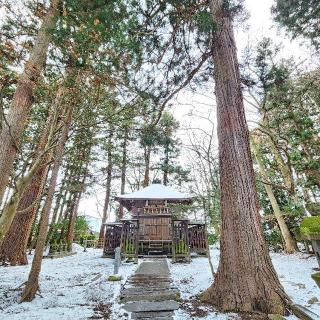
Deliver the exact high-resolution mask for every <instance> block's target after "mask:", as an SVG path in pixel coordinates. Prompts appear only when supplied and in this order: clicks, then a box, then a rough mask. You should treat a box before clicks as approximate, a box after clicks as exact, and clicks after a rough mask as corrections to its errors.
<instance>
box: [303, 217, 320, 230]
mask: <svg viewBox="0 0 320 320" xmlns="http://www.w3.org/2000/svg"><path fill="white" fill-rule="evenodd" d="M300 231H301V233H302V234H304V235H310V234H320V216H313V217H305V218H304V219H303V220H302V222H301V225H300Z"/></svg>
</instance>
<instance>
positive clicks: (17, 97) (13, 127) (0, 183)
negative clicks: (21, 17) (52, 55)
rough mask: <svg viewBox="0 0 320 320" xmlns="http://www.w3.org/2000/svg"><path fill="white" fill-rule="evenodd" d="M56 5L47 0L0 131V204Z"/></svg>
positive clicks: (44, 53) (43, 56)
mask: <svg viewBox="0 0 320 320" xmlns="http://www.w3.org/2000/svg"><path fill="white" fill-rule="evenodd" d="M59 2H60V1H59V0H52V1H51V6H50V8H49V10H48V12H47V14H46V16H45V18H44V20H43V23H42V25H41V28H40V30H39V32H38V35H37V37H36V39H35V44H34V46H33V49H32V51H31V53H30V58H29V60H28V61H27V62H26V64H25V66H24V71H23V73H22V74H21V76H20V78H19V81H18V84H17V89H16V92H15V94H14V96H13V100H12V104H11V108H10V110H9V114H8V115H7V117H6V121H5V123H4V125H3V128H2V130H1V132H0V172H1V175H0V203H1V202H2V198H3V194H4V192H5V189H6V187H7V185H8V181H9V176H10V174H11V171H12V169H13V162H14V159H15V156H16V153H17V151H18V150H19V147H20V140H21V136H22V134H23V130H24V128H25V126H26V124H27V120H28V114H29V111H30V108H31V106H32V104H33V94H34V90H35V88H36V86H37V82H38V80H39V78H40V75H41V72H42V70H43V68H44V65H45V62H46V57H47V51H48V47H49V43H50V41H51V35H50V30H52V29H53V28H54V27H55V24H56V20H57V16H58V6H59Z"/></svg>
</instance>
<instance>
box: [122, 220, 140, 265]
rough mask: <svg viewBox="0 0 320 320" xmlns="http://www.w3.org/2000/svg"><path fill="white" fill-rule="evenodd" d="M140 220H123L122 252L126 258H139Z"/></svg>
mask: <svg viewBox="0 0 320 320" xmlns="http://www.w3.org/2000/svg"><path fill="white" fill-rule="evenodd" d="M138 232H139V221H138V220H137V219H132V220H123V221H122V233H121V253H122V255H123V256H124V257H125V258H133V259H135V260H137V259H138V249H139V239H138Z"/></svg>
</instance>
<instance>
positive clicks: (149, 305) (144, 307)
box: [124, 300, 179, 312]
mask: <svg viewBox="0 0 320 320" xmlns="http://www.w3.org/2000/svg"><path fill="white" fill-rule="evenodd" d="M124 309H125V310H127V311H128V312H150V311H173V310H177V309H179V303H178V302H177V301H174V300H169V301H159V302H158V301H137V302H130V303H126V304H125V306H124Z"/></svg>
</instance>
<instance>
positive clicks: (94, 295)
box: [0, 245, 320, 320]
mask: <svg viewBox="0 0 320 320" xmlns="http://www.w3.org/2000/svg"><path fill="white" fill-rule="evenodd" d="M73 249H74V251H75V252H77V254H75V255H73V256H69V257H64V258H58V259H52V260H51V259H45V260H44V261H43V266H42V272H41V277H40V286H41V296H42V297H40V296H37V297H36V298H35V299H34V300H33V301H32V302H30V303H29V302H25V303H21V304H19V303H18V301H19V297H20V295H21V288H19V286H20V285H21V284H22V283H23V282H25V281H26V279H27V276H28V272H29V270H30V267H31V264H29V265H27V266H17V267H0V279H1V286H0V319H6V320H56V319H59V320H69V319H74V320H78V319H79V320H80V319H88V318H90V317H92V316H93V315H94V314H95V315H96V316H97V313H96V312H97V311H96V310H94V309H95V308H97V306H98V305H99V303H101V304H103V305H106V304H108V303H109V304H112V306H111V305H110V309H111V311H112V319H119V320H120V319H123V320H127V319H129V318H130V314H128V313H126V312H125V311H124V310H123V309H121V305H119V304H118V300H117V297H118V295H119V292H120V289H121V284H123V283H124V282H125V280H126V278H127V277H128V276H130V275H131V274H132V273H133V272H134V270H135V269H136V267H137V265H134V264H132V263H131V264H122V265H121V267H120V275H121V276H122V277H123V280H122V281H121V282H108V281H107V278H108V276H109V275H111V274H113V261H114V260H113V259H107V258H101V254H102V252H101V251H102V250H101V249H88V251H87V252H83V247H81V246H79V245H75V246H74V247H73ZM211 256H212V262H213V266H214V269H215V270H216V269H217V267H218V261H219V250H218V249H217V248H213V249H211ZM271 258H272V261H273V264H274V266H275V269H276V271H277V273H278V275H279V278H280V281H281V283H282V284H283V286H284V288H285V290H286V292H287V293H288V295H289V296H290V297H291V298H292V300H293V301H294V302H295V303H298V304H300V305H303V306H306V307H308V309H310V310H311V311H313V312H315V313H317V314H320V302H314V303H310V302H308V301H310V299H312V298H315V297H316V298H318V299H319V300H320V290H319V288H318V287H317V286H316V284H315V282H314V281H313V280H312V279H311V277H310V275H311V273H313V272H315V271H314V270H313V268H317V261H316V259H315V257H310V256H309V255H307V254H303V253H299V254H293V255H287V254H282V253H272V254H271ZM29 259H30V263H31V259H32V256H29ZM168 261H170V259H168ZM170 269H171V275H172V278H173V280H174V283H175V285H176V286H177V287H178V288H179V289H180V291H181V298H182V299H183V300H186V299H189V298H191V297H192V296H194V295H196V294H198V293H200V292H201V291H203V290H205V289H206V288H208V286H209V285H210V284H211V283H212V280H213V278H212V276H211V273H210V267H209V264H208V259H207V258H205V257H194V258H193V259H192V262H191V263H190V264H179V263H177V264H172V263H171V262H170ZM314 300H315V299H314ZM182 304H183V305H184V307H183V308H180V309H179V310H177V311H176V312H175V319H176V320H182V319H185V320H190V319H205V320H211V319H218V320H227V319H238V316H237V315H235V314H221V313H217V312H214V311H212V309H210V308H207V307H205V306H202V305H200V306H198V307H197V308H198V309H197V311H198V312H199V313H202V312H203V315H202V317H200V316H199V317H197V316H196V315H190V312H188V311H186V310H188V304H189V302H188V301H184V302H182ZM190 309H192V306H191V305H190ZM100 315H101V314H100ZM288 319H297V318H295V317H294V316H291V317H289V318H288Z"/></svg>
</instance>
